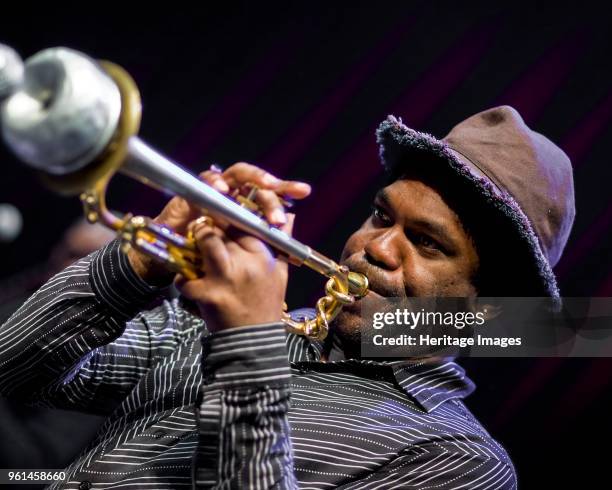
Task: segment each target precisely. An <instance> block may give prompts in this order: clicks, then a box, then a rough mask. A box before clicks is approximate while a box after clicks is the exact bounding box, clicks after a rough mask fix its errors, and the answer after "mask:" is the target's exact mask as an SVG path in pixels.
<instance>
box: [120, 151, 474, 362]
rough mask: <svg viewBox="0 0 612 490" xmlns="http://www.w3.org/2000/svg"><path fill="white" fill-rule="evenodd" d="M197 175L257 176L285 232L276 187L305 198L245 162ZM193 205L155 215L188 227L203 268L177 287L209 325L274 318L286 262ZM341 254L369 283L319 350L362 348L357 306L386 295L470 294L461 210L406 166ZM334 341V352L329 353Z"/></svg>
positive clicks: (224, 188) (150, 275) (147, 273)
mask: <svg viewBox="0 0 612 490" xmlns="http://www.w3.org/2000/svg"><path fill="white" fill-rule="evenodd" d="M201 178H202V179H203V180H205V181H206V182H208V183H209V184H211V185H213V186H214V187H215V188H216V189H217V190H218V191H219V192H222V193H228V192H230V191H231V189H234V188H239V187H240V186H242V185H243V184H245V183H247V182H255V183H257V184H258V185H259V186H260V187H261V188H262V189H263V190H262V191H260V192H259V194H258V195H259V196H260V197H259V199H260V204H261V205H262V207H263V209H264V215H265V216H266V218H267V219H268V221H270V222H271V223H273V224H275V225H276V226H279V227H281V228H282V229H283V230H284V231H285V232H287V233H291V229H292V224H293V216H292V215H288V214H287V215H286V214H285V212H284V209H283V208H282V205H281V201H280V199H279V198H278V195H284V196H289V197H292V198H294V199H302V198H304V197H306V196H307V195H308V194H309V193H310V188H309V187H308V185H307V184H304V183H300V182H292V181H282V180H278V179H276V180H274V178H273V177H272V176H270V174H267V173H266V172H264V171H263V170H261V169H259V168H257V167H255V166H252V165H248V164H244V163H239V164H235V165H233V166H232V167H230V168H228V169H227V170H225V171H224V172H222V173H216V172H210V171H208V172H204V173H203V174H201ZM198 215H199V211H198V210H196V209H193V208H192V207H191V206H189V205H188V204H187V203H186V202H185V201H183V200H182V199H178V198H174V199H173V200H171V201H170V202H169V204H168V205H167V206H166V208H164V210H163V211H162V213H161V214H160V215H159V216H158V217H157V218H156V221H158V222H160V223H164V224H167V225H169V226H171V227H173V228H174V229H176V230H178V231H180V232H184V231H185V230H187V229H188V228H189V227H191V228H192V230H193V231H194V234H195V237H196V239H197V245H198V247H199V249H200V251H201V253H202V255H203V256H204V258H205V261H204V263H205V269H206V271H207V273H206V274H205V276H204V277H203V278H200V279H196V280H193V281H187V280H185V279H184V278H181V277H180V276H179V277H177V278H175V281H176V282H177V285H178V286H179V288H180V289H181V292H182V293H183V294H184V295H185V296H186V297H188V298H189V299H191V300H193V301H195V302H196V304H197V305H198V307H199V309H200V312H201V314H202V316H203V318H205V319H206V320H207V325H208V327H209V329H210V330H211V331H213V332H214V331H220V330H226V329H230V328H239V327H241V326H245V325H254V324H258V323H266V322H274V321H279V320H280V312H281V306H282V302H283V300H284V297H285V291H286V286H287V264H286V263H285V262H284V261H282V260H279V259H274V256H273V255H272V254H271V252H270V250H269V249H268V247H267V246H265V245H264V244H263V243H262V242H261V241H259V240H258V239H256V238H254V237H251V236H246V235H244V234H242V233H238V232H236V231H235V230H234V229H232V228H231V227H229V226H228V225H227V224H226V223H224V222H223V220H222V219H217V220H216V221H215V225H214V226H210V225H208V224H194V219H195V218H197V216H198ZM129 259H130V261H131V263H132V265H133V267H134V269H135V270H136V272H137V273H138V274H139V275H141V277H143V278H144V279H145V280H147V281H149V282H151V283H157V284H162V283H164V282H169V280H171V276H170V275H169V274H168V273H167V272H166V271H164V270H163V269H162V268H160V267H159V266H157V265H155V264H154V263H153V262H151V260H150V259H148V258H146V257H144V256H141V255H139V254H138V253H136V252H134V251H132V252H131V253H130V255H129ZM341 262H342V263H343V264H346V265H347V266H349V268H350V269H351V270H354V271H357V272H362V273H365V274H366V275H367V277H368V278H369V280H370V286H371V292H370V293H369V294H368V295H367V296H366V297H365V298H363V299H362V300H360V301H358V302H356V304H355V305H353V306H350V307H347V308H345V309H344V310H343V311H342V313H340V315H339V316H338V317H337V318H336V320H335V321H334V322H333V323H332V335H331V336H330V338H333V339H334V343H333V344H332V343H330V344H329V346H328V349H327V352H326V353H325V354H324V358H323V360H326V359H328V358H330V357H331V358H337V357H338V356H340V357H345V358H358V357H359V351H360V341H359V332H360V329H361V328H362V322H361V317H360V315H359V311H360V310H359V307H360V305H361V304H363V303H364V302H367V301H384V298H385V297H413V296H430V297H431V296H454V297H468V296H475V295H476V288H475V287H474V285H473V277H474V276H475V274H476V271H477V269H478V254H477V252H476V248H475V246H474V243H473V242H472V240H471V238H470V236H469V235H468V234H467V232H466V231H465V230H464V228H463V226H462V224H461V221H460V219H459V217H458V216H457V214H456V213H455V212H454V211H453V209H451V207H450V206H449V204H447V202H446V201H445V199H444V198H443V196H442V195H441V193H440V191H439V190H438V189H436V188H435V187H433V186H432V185H431V184H428V183H426V182H424V181H423V180H420V179H419V178H418V177H416V176H405V177H404V178H401V179H399V180H396V181H395V182H393V183H392V184H390V185H388V186H387V187H385V188H384V189H382V190H381V191H380V192H379V193H378V195H377V197H376V199H375V202H374V207H373V213H372V215H371V216H370V217H368V219H367V220H366V221H365V222H364V224H363V225H362V226H361V227H360V228H359V229H358V230H357V231H356V232H355V233H353V235H351V237H350V238H349V239H348V241H347V242H346V244H345V247H344V250H343V252H342V258H341ZM332 351H333V352H334V353H335V354H334V355H333V356H332Z"/></svg>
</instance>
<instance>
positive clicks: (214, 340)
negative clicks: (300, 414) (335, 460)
mask: <svg viewBox="0 0 612 490" xmlns="http://www.w3.org/2000/svg"><path fill="white" fill-rule="evenodd" d="M202 346H203V351H202V372H203V379H204V383H203V385H202V387H201V391H200V401H199V403H198V407H197V420H198V430H199V446H198V451H197V453H196V457H195V465H194V476H193V477H194V482H195V488H198V489H203V488H261V489H264V488H265V489H268V488H279V489H280V488H282V489H286V488H297V483H296V480H295V473H294V469H293V453H292V449H291V439H290V433H289V422H288V417H287V413H288V410H289V398H290V381H291V371H290V368H289V361H288V358H287V350H286V333H285V329H284V326H283V324H282V323H273V324H262V325H255V326H249V327H242V328H236V329H231V330H227V331H223V332H220V333H216V334H213V335H210V336H207V337H203V339H202Z"/></svg>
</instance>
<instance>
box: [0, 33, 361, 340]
mask: <svg viewBox="0 0 612 490" xmlns="http://www.w3.org/2000/svg"><path fill="white" fill-rule="evenodd" d="M2 53H9V54H10V56H8V55H7V56H5V63H4V67H3V68H0V100H2V99H5V100H4V101H3V102H2V108H1V112H0V116H1V122H2V134H3V137H4V140H5V142H6V143H7V145H8V146H9V148H11V149H12V151H13V152H14V153H15V154H16V155H17V157H18V158H19V159H21V160H22V161H23V162H25V163H26V164H28V165H29V166H31V167H34V168H35V169H37V170H38V171H40V172H42V173H43V175H44V179H45V180H46V182H47V183H48V184H49V185H50V186H51V187H52V188H55V189H57V190H59V191H61V192H64V193H75V192H80V193H81V200H82V201H83V205H84V208H85V214H86V216H87V218H88V220H89V221H91V222H96V221H100V222H102V223H103V224H105V225H106V226H108V227H110V228H112V229H114V230H116V231H117V232H118V234H119V236H120V237H121V239H122V240H123V242H124V244H125V245H126V246H133V247H135V248H137V249H138V250H140V251H142V252H144V253H147V254H149V255H151V256H153V257H154V258H156V259H157V260H159V261H161V262H163V263H165V264H166V265H167V266H168V267H169V268H171V269H173V270H175V271H177V272H179V273H181V274H184V275H185V276H186V277H188V278H191V277H196V275H197V274H198V272H199V271H198V256H197V252H196V249H195V246H194V244H193V241H192V240H190V239H189V238H186V237H183V236H181V235H178V234H176V233H174V232H173V231H172V230H170V229H168V228H166V227H163V226H160V225H157V224H155V223H152V222H151V220H150V219H149V218H145V217H133V216H131V215H125V216H123V217H121V218H118V217H116V216H115V215H114V214H113V213H110V212H109V211H108V209H107V208H106V202H105V193H106V186H107V184H108V182H109V180H110V179H111V177H112V176H113V175H114V174H115V173H116V172H121V173H123V174H126V175H128V176H130V177H132V178H134V179H136V180H139V181H140V182H142V183H144V184H146V185H149V186H152V187H155V188H157V189H160V190H162V191H164V192H167V193H170V194H172V195H176V196H181V197H182V198H184V199H186V200H187V201H189V202H191V203H193V204H195V205H197V206H199V207H200V208H202V209H203V210H205V211H206V212H207V213H210V214H211V215H212V216H213V217H214V216H215V215H218V216H222V217H223V218H224V219H225V220H227V221H228V222H229V223H231V224H232V225H233V226H235V227H237V228H239V229H241V230H242V231H244V232H246V233H249V234H251V235H253V236H255V237H257V238H259V239H260V240H262V241H264V242H266V243H267V244H269V245H270V246H271V247H273V248H274V249H275V250H277V251H278V252H280V253H281V254H283V255H285V256H286V257H287V258H288V260H289V261H290V262H291V263H293V264H294V265H302V264H304V265H306V266H307V267H309V268H311V269H313V270H315V271H316V272H318V273H320V274H322V275H324V276H326V277H328V278H329V281H328V283H327V285H326V295H325V296H324V297H323V298H321V299H320V300H319V301H318V302H317V316H316V318H314V319H306V320H303V321H297V320H293V319H291V318H290V316H289V315H288V314H287V313H286V312H284V313H283V321H284V322H285V324H286V325H287V328H288V329H289V330H290V331H292V332H294V333H298V334H302V335H308V336H311V337H316V338H319V339H322V338H324V337H325V336H326V335H327V330H328V327H329V325H328V324H329V322H330V321H331V320H332V319H333V318H334V317H335V316H336V315H337V314H338V312H339V311H340V310H341V308H342V306H343V305H344V304H347V303H352V302H353V301H354V300H355V298H357V297H361V296H364V295H365V294H367V291H368V282H367V278H366V277H365V276H364V275H362V274H359V273H355V272H351V271H349V270H348V269H347V268H346V267H344V266H341V265H339V264H337V263H336V262H335V261H333V260H332V259H330V258H328V257H325V256H324V255H322V254H320V253H318V252H316V251H315V250H313V249H312V248H310V247H309V246H308V245H305V244H303V243H301V242H299V241H298V240H296V239H294V238H292V237H290V236H289V235H287V234H286V233H284V232H283V231H281V230H279V229H277V228H275V227H272V226H270V225H269V224H268V222H267V221H265V220H264V219H262V218H261V217H260V216H258V215H257V214H255V213H253V212H252V211H251V210H249V209H248V208H247V207H245V206H244V205H241V204H240V203H238V202H236V201H234V200H233V199H231V198H229V197H227V196H225V195H223V194H221V193H219V192H217V191H216V190H215V189H213V188H212V187H211V186H209V185H208V184H206V183H204V182H202V181H201V180H200V179H199V178H198V177H196V176H195V175H193V174H192V173H190V172H188V171H186V170H185V169H183V168H182V167H181V166H179V165H178V164H176V163H174V162H172V161H171V160H170V159H168V158H167V157H165V156H164V155H162V154H161V153H159V152H157V151H156V150H154V149H153V148H151V147H150V146H149V145H147V144H146V143H145V142H143V141H142V140H141V139H140V138H139V137H138V136H137V133H138V129H139V126H140V95H139V93H138V89H137V87H136V84H135V83H134V81H133V80H132V79H131V77H130V76H129V75H128V74H127V73H126V72H125V71H124V70H123V69H121V68H120V67H118V66H117V65H114V64H112V63H109V62H106V61H101V62H96V61H94V60H92V59H91V58H89V57H87V56H86V55H84V54H82V53H79V52H77V51H73V50H70V49H66V48H51V49H47V50H44V51H41V52H40V53H37V54H36V55H34V56H32V57H31V58H30V59H28V60H27V61H26V62H25V64H22V65H19V64H20V63H22V62H21V61H20V59H19V57H18V56H17V55H16V53H15V52H14V51H12V50H10V48H7V47H5V46H2V45H0V57H2ZM6 60H8V61H6ZM0 66H1V63H0ZM9 75H10V76H9ZM3 80H7V81H6V82H5V83H3ZM251 207H252V206H251Z"/></svg>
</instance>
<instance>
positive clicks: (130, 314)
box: [0, 107, 574, 489]
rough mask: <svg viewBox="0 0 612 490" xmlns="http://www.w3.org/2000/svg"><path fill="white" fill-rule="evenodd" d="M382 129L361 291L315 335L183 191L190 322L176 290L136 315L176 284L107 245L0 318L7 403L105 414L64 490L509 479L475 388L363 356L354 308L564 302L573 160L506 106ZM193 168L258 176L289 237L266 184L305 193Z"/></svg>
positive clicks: (427, 368) (266, 179) (273, 271)
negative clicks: (196, 261) (299, 326)
mask: <svg viewBox="0 0 612 490" xmlns="http://www.w3.org/2000/svg"><path fill="white" fill-rule="evenodd" d="M378 141H379V143H380V145H381V155H382V159H383V164H384V165H385V168H386V170H387V171H388V172H389V176H390V183H389V185H388V186H386V187H385V188H384V189H382V191H381V192H379V194H378V196H377V198H376V201H375V203H374V210H373V213H372V215H371V216H370V217H368V218H367V220H366V221H365V223H364V224H363V225H362V227H361V228H360V229H359V230H357V231H356V232H355V233H354V234H353V235H352V236H351V237H350V238H349V239H348V241H347V243H346V245H345V248H344V251H343V254H342V261H343V262H344V263H345V264H347V265H348V266H349V267H351V268H352V269H354V270H356V271H359V272H364V273H365V274H366V275H367V276H368V277H369V279H370V281H371V286H372V291H371V293H370V294H369V295H368V296H366V297H365V298H364V299H363V300H361V301H359V302H358V303H357V304H356V305H355V306H352V307H349V308H346V309H345V310H344V311H343V313H342V314H341V315H339V317H338V318H337V321H335V322H334V323H333V325H332V331H331V333H330V336H329V338H328V340H326V341H325V342H324V343H320V342H314V341H309V340H308V339H306V338H303V337H297V336H294V335H286V334H285V332H284V329H283V325H282V323H280V322H279V319H280V311H281V307H282V302H283V298H284V296H285V287H286V281H287V264H286V263H285V262H283V261H282V260H277V259H275V258H274V256H273V255H272V254H271V252H270V251H269V250H268V248H267V247H266V246H264V244H263V243H261V242H260V241H259V240H257V239H255V238H253V237H249V236H244V235H243V234H241V233H238V232H236V231H235V230H233V229H231V228H230V227H227V226H226V224H225V223H223V220H222V219H216V220H215V223H214V224H211V223H210V222H209V220H201V219H197V216H198V214H197V211H196V210H193V209H192V208H190V207H189V206H188V205H187V204H186V203H185V202H183V201H181V200H180V199H176V198H175V199H173V200H172V201H171V202H170V203H169V204H168V206H167V207H166V208H165V209H164V211H163V212H162V213H161V214H160V216H159V217H158V218H157V220H158V221H159V222H163V223H166V224H168V225H170V226H173V227H174V228H176V229H177V230H180V231H186V230H190V231H191V232H192V233H193V234H194V236H195V238H196V239H197V244H198V247H199V249H200V251H201V252H202V255H203V257H204V270H205V271H206V273H205V275H204V276H203V277H202V278H200V279H197V280H193V281H186V280H184V279H182V278H178V279H177V284H178V286H179V288H180V289H181V292H182V293H183V295H184V296H185V297H186V298H188V299H190V300H191V301H193V302H194V304H195V305H196V311H195V314H194V313H190V312H189V311H188V310H187V309H185V308H184V307H182V306H181V304H182V303H181V301H182V300H181V299H174V300H172V301H166V302H164V303H163V304H162V306H160V307H158V308H155V309H154V310H151V311H141V310H142V309H143V308H144V307H145V305H146V304H147V303H148V302H150V301H151V299H152V298H153V297H154V296H155V294H156V293H157V292H158V288H159V287H161V286H164V285H167V284H169V282H170V281H171V280H172V277H171V276H170V275H169V274H168V273H167V272H166V271H165V270H163V269H162V268H160V267H159V266H156V265H155V264H154V263H153V262H151V261H150V260H149V259H147V258H146V257H143V256H140V255H139V254H136V253H134V252H132V253H130V255H129V257H126V256H125V255H123V254H122V253H121V252H120V250H119V247H118V244H117V243H112V244H111V245H109V246H107V247H106V248H103V249H102V250H100V251H99V252H97V253H94V254H92V255H90V256H89V257H87V258H85V259H83V260H81V261H79V262H77V263H76V264H74V265H73V266H71V267H69V268H68V269H66V270H65V271H64V272H62V273H60V274H58V275H57V276H56V277H55V278H53V279H52V280H51V281H49V283H47V285H45V286H44V287H43V288H41V290H39V291H38V292H37V293H36V294H35V295H34V296H33V297H32V298H31V299H30V300H29V301H28V302H27V303H26V304H25V305H24V306H23V307H22V309H21V310H20V311H19V312H18V313H17V314H16V315H14V316H13V318H12V319H11V320H10V321H9V322H8V323H7V324H5V325H4V327H3V328H2V330H1V332H0V339H2V344H1V349H0V351H1V353H2V354H1V357H0V363H1V365H2V366H3V369H2V372H1V376H0V389H1V390H2V392H3V393H4V394H5V395H7V396H12V397H17V398H21V399H30V400H32V401H34V402H39V403H43V404H45V405H52V406H58V407H70V408H72V409H76V410H83V411H88V412H95V413H101V414H106V415H108V416H109V419H108V421H107V423H106V425H105V426H104V427H103V428H102V430H101V431H100V433H99V435H98V437H97V439H96V440H95V441H94V442H93V443H92V444H91V446H90V447H89V448H88V449H86V450H85V451H84V453H83V454H82V455H81V457H80V458H79V459H78V460H77V461H75V462H74V463H73V464H72V465H71V466H70V467H69V468H68V469H67V475H68V477H67V481H68V482H67V483H64V484H63V487H62V488H81V489H83V488H181V487H189V486H191V485H192V483H193V484H194V485H195V486H196V487H197V488H208V487H215V488H216V487H219V488H221V487H223V488H225V487H228V488H295V487H300V488H345V489H348V488H356V489H357V488H358V489H363V488H399V487H401V488H483V489H484V488H514V487H515V486H516V476H515V474H514V469H513V467H512V463H511V461H510V459H509V457H508V455H507V454H506V452H505V451H504V449H503V448H502V447H501V446H500V445H499V444H498V443H496V442H495V441H494V440H493V439H492V438H491V436H490V435H489V434H488V433H487V432H486V430H485V429H484V428H483V427H482V426H481V425H480V424H479V423H478V421H477V420H475V418H474V416H473V415H472V414H471V413H470V412H469V410H468V409H467V408H466V407H465V405H464V404H463V402H462V401H461V400H462V398H464V397H466V396H467V395H469V394H470V393H471V392H472V391H473V389H474V386H473V384H472V382H471V381H470V380H469V379H468V378H467V377H466V376H465V373H464V371H463V370H462V369H461V368H460V367H459V366H458V365H456V364H455V363H454V362H452V361H449V360H441V359H435V358H432V359H406V360H401V361H392V362H375V361H371V360H366V359H360V349H359V338H360V333H361V332H367V331H368V329H369V328H371V326H370V325H368V324H367V323H365V322H364V321H363V320H362V318H361V317H360V316H359V314H358V312H359V306H360V305H361V304H365V302H367V301H371V300H374V301H381V300H382V301H384V298H388V297H392V296H394V297H397V296H399V297H410V296H467V297H470V296H474V295H477V294H483V293H486V294H490V293H491V292H493V291H495V292H496V293H497V292H500V291H505V292H508V293H512V294H519V295H520V294H523V295H527V294H537V295H548V296H553V297H557V296H558V289H557V286H556V283H555V279H554V275H553V273H552V270H551V268H552V266H553V265H554V264H555V263H556V261H557V260H558V258H559V256H560V253H561V251H562V249H563V246H564V244H565V242H566V240H567V237H568V234H569V230H570V228H571V224H572V221H573V216H574V209H573V184H572V175H571V166H570V163H569V160H568V159H567V157H566V156H565V155H564V154H563V152H562V151H561V150H560V149H558V148H557V147H556V146H555V145H554V144H553V143H551V142H550V141H549V140H547V139H546V138H544V137H543V136H541V135H539V134H537V133H535V132H533V131H531V130H530V129H529V128H528V127H527V126H526V125H525V123H524V122H523V121H522V119H521V118H520V116H519V115H518V113H517V112H516V111H515V110H514V109H512V108H509V107H499V108H495V109H491V110H489V111H485V112H482V113H480V114H477V115H475V116H472V117H471V118H469V119H467V120H466V121H464V122H462V123H460V124H459V125H457V126H456V127H455V128H454V129H453V130H452V131H451V133H450V134H449V135H448V136H447V137H446V138H445V139H444V140H436V139H434V138H433V137H431V136H429V135H426V134H423V133H418V132H416V131H413V130H411V129H409V128H407V127H405V126H404V125H402V124H401V122H400V121H399V120H397V119H395V118H393V117H390V118H388V119H387V120H386V121H384V122H383V123H382V125H381V126H380V128H379V130H378ZM203 178H204V179H205V180H206V181H208V182H209V183H210V184H211V185H213V186H214V187H215V188H217V190H219V191H220V192H229V191H230V190H231V189H234V188H240V187H241V186H242V185H243V184H244V183H246V182H255V183H256V184H258V185H259V186H260V187H261V188H262V190H261V191H259V192H258V195H257V200H258V202H259V204H260V205H261V207H262V209H263V211H264V214H265V216H266V217H267V218H268V220H269V221H270V222H271V223H273V224H275V225H277V226H280V227H282V228H283V229H284V230H285V231H286V232H288V233H290V232H291V228H292V217H291V216H290V215H285V214H284V212H283V210H282V207H281V206H280V200H279V198H278V195H286V196H290V197H293V198H298V199H299V198H303V197H305V196H306V195H307V194H308V193H309V189H308V187H307V186H306V185H305V184H301V183H296V182H287V181H280V180H278V179H276V178H275V177H273V176H271V175H269V174H267V173H266V172H264V171H262V170H260V169H257V168H256V167H253V166H249V165H246V164H237V165H234V166H232V167H231V168H229V169H228V170H226V171H225V172H219V171H214V170H211V171H208V172H205V173H204V174H203ZM507 247H511V248H510V249H509V250H511V251H512V256H511V257H510V256H508V255H507V254H505V253H504V251H506V250H507V249H508V248H507ZM510 262H512V264H510ZM517 288H518V289H517ZM526 293H527V294H526ZM304 314H309V311H308V310H300V311H298V312H294V315H295V316H296V317H297V316H301V315H304ZM202 318H204V320H205V322H206V324H204V321H203V320H202ZM194 406H195V409H196V410H195V411H196V416H195V417H194V410H193V408H194ZM60 486H61V485H59V484H58V485H56V487H60Z"/></svg>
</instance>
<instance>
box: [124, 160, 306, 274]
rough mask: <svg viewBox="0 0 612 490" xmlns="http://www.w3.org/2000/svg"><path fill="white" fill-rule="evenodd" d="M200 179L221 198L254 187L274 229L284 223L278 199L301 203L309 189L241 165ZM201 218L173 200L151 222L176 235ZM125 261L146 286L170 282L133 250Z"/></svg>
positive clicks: (193, 209)
mask: <svg viewBox="0 0 612 490" xmlns="http://www.w3.org/2000/svg"><path fill="white" fill-rule="evenodd" d="M200 178H201V179H202V180H203V181H205V182H206V183H208V184H210V185H211V186H212V187H213V188H215V189H216V190H217V191H219V192H221V193H224V194H227V193H229V192H231V191H232V190H233V189H240V188H241V187H242V186H244V185H245V184H248V183H253V184H255V185H257V186H258V187H259V189H260V190H259V191H258V192H257V196H256V202H257V204H258V205H259V206H260V208H261V209H262V211H263V213H264V217H265V218H266V219H267V220H268V221H269V222H270V223H271V224H273V225H276V226H282V225H283V224H285V223H286V222H287V217H286V215H285V213H284V209H283V206H282V204H281V200H280V198H279V196H285V197H289V198H292V199H303V198H305V197H306V196H308V195H309V194H310V186H309V185H308V184H306V183H304V182H295V181H287V180H280V179H278V178H276V177H274V176H273V175H272V174H270V173H268V172H266V171H265V170H262V169H260V168H258V167H256V166H254V165H250V164H248V163H244V162H239V163H236V164H234V165H232V166H231V167H229V168H228V169H227V170H225V171H223V172H220V171H213V170H207V171H205V172H202V173H201V174H200ZM201 214H202V213H201V210H200V209H197V208H196V207H194V206H192V205H190V204H189V203H188V202H187V201H185V200H184V199H183V198H180V197H174V198H173V199H171V200H170V201H169V202H168V204H167V205H166V206H165V207H164V209H163V210H162V212H161V213H160V214H159V215H158V216H157V217H156V218H155V219H154V220H153V221H155V222H156V223H158V224H163V225H166V226H169V227H170V228H172V229H173V230H174V231H176V232H177V233H181V234H186V233H187V227H188V225H189V223H190V222H192V221H193V220H195V219H196V218H198V217H199V216H201ZM128 259H129V261H130V263H131V265H132V267H133V269H134V270H135V271H136V273H137V274H138V275H139V276H140V277H141V278H143V279H144V280H145V281H146V282H148V283H149V284H153V285H158V286H163V285H168V284H170V283H171V282H172V280H173V279H174V273H173V272H170V271H168V269H166V268H165V266H163V265H162V264H160V263H158V262H156V261H155V260H154V259H152V258H151V257H149V256H148V255H145V254H143V253H140V252H138V251H137V250H133V249H132V250H130V252H129V253H128Z"/></svg>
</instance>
